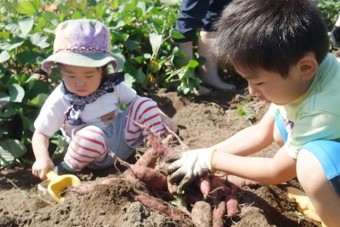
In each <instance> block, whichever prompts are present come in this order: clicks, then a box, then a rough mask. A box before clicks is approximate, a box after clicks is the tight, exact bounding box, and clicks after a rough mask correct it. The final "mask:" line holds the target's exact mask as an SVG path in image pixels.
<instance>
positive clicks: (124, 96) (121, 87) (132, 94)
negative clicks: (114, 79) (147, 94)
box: [115, 82, 137, 105]
mask: <svg viewBox="0 0 340 227" xmlns="http://www.w3.org/2000/svg"><path fill="white" fill-rule="evenodd" d="M115 92H116V94H117V97H118V102H119V103H120V104H126V105H128V104H130V103H131V102H132V101H133V100H134V99H135V98H136V97H137V92H136V91H135V90H134V89H133V88H130V87H129V86H128V85H127V84H126V83H125V82H121V83H120V84H118V85H117V86H116V87H115Z"/></svg>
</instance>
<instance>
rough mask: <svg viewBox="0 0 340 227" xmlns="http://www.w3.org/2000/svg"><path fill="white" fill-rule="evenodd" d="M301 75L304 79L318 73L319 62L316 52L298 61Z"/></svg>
mask: <svg viewBox="0 0 340 227" xmlns="http://www.w3.org/2000/svg"><path fill="white" fill-rule="evenodd" d="M298 67H299V70H300V75H301V78H302V79H303V80H310V79H312V78H313V77H314V75H315V74H316V71H317V70H318V67H319V64H318V62H317V60H316V59H315V56H314V54H308V55H305V56H304V57H302V58H301V59H300V60H299V62H298Z"/></svg>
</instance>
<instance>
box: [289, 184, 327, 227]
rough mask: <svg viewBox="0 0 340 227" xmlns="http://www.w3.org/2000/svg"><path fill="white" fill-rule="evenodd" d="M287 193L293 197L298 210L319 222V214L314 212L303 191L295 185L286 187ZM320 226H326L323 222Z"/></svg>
mask: <svg viewBox="0 0 340 227" xmlns="http://www.w3.org/2000/svg"><path fill="white" fill-rule="evenodd" d="M287 193H288V197H289V198H293V199H295V201H296V203H297V210H298V211H300V212H301V213H303V214H304V215H305V216H306V217H308V218H310V219H312V220H314V221H317V222H321V219H320V217H319V215H318V214H317V213H316V211H315V208H314V206H313V204H312V203H311V201H310V199H309V198H308V196H307V195H306V193H305V192H303V191H301V190H300V189H297V188H295V187H287ZM321 223H322V222H321ZM322 226H323V227H326V225H324V224H323V223H322Z"/></svg>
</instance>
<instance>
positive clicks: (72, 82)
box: [60, 65, 102, 96]
mask: <svg viewBox="0 0 340 227" xmlns="http://www.w3.org/2000/svg"><path fill="white" fill-rule="evenodd" d="M60 72H61V75H62V77H63V80H64V84H65V86H66V88H67V89H68V90H69V91H70V92H72V93H75V94H77V95H79V96H87V95H90V94H92V93H93V92H95V91H96V90H97V89H98V87H99V85H100V82H101V79H102V69H101V68H93V67H79V66H71V65H60Z"/></svg>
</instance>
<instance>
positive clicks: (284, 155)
mask: <svg viewBox="0 0 340 227" xmlns="http://www.w3.org/2000/svg"><path fill="white" fill-rule="evenodd" d="M216 28H217V29H218V31H217V33H218V35H217V40H216V42H215V43H214V53H215V55H216V56H217V59H219V61H220V62H221V63H224V64H225V65H226V66H227V67H229V68H232V69H233V70H235V71H236V72H237V73H238V74H239V75H241V76H242V77H243V78H245V79H246V80H247V81H248V84H249V92H250V94H251V95H252V96H254V97H256V98H258V99H260V100H264V101H267V102H268V103H271V106H270V108H269V110H268V111H267V113H266V114H265V115H264V117H263V118H262V119H261V120H260V122H259V123H258V124H256V125H254V126H251V127H249V128H245V129H243V130H241V131H240V132H239V133H237V134H235V135H234V136H232V137H230V138H228V139H226V140H225V141H223V142H221V143H219V144H216V145H214V146H212V147H210V148H203V149H197V150H191V151H188V152H183V153H182V154H180V155H177V156H175V155H174V156H173V157H171V158H169V160H168V162H171V164H170V165H169V168H168V172H169V174H170V180H171V182H179V186H180V187H185V186H186V185H187V184H188V183H190V181H192V180H193V179H194V178H196V177H199V176H201V175H203V174H206V173H208V172H212V171H214V170H219V171H224V172H226V173H228V174H231V175H236V176H239V177H242V178H246V179H250V180H253V181H256V182H261V183H264V184H279V183H282V182H285V181H287V180H290V179H292V178H294V177H296V176H297V178H298V180H299V182H300V184H301V186H302V187H303V189H304V191H305V192H306V194H307V195H308V197H309V198H310V200H311V202H312V203H313V205H314V207H315V209H316V211H317V213H318V214H319V216H320V218H321V219H322V221H323V222H324V224H326V225H327V226H328V227H332V226H339V223H340V215H339V207H340V197H339V196H340V143H339V142H340V109H339V107H338V106H339V103H340V94H339V92H338V88H339V86H340V64H339V63H338V61H337V60H336V58H335V57H334V56H332V55H331V54H329V53H328V47H329V41H328V36H327V29H326V26H325V24H324V21H323V19H322V17H321V13H320V11H319V10H318V8H317V7H316V5H315V3H314V2H312V1H309V0H276V1H270V0H247V1H244V0H236V1H233V2H232V3H230V5H229V6H228V7H227V8H226V9H225V10H224V12H223V14H222V17H221V18H220V19H219V21H218V22H217V24H216ZM272 142H276V143H278V144H279V145H281V148H280V149H279V150H278V151H277V153H276V154H275V156H274V157H273V158H260V157H245V156H248V155H250V154H253V153H255V152H257V151H260V150H262V149H263V148H265V147H267V146H268V145H270V144H271V143H272Z"/></svg>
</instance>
